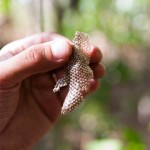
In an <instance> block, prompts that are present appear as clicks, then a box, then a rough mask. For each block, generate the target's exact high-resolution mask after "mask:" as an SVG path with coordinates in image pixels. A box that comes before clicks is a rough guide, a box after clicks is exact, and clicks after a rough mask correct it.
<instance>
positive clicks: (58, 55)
mask: <svg viewBox="0 0 150 150" xmlns="http://www.w3.org/2000/svg"><path fill="white" fill-rule="evenodd" d="M71 50H72V48H71V45H70V44H69V43H68V42H67V41H65V40H56V41H53V42H48V43H44V44H40V45H35V46H31V47H29V48H28V49H26V50H25V51H23V52H21V53H19V54H18V55H16V56H14V57H12V58H11V59H8V60H6V61H3V62H1V63H0V70H1V74H0V81H1V82H4V81H5V82H13V83H14V82H15V83H16V82H20V81H21V80H23V79H25V78H26V77H29V76H30V75H33V74H36V73H41V72H46V71H50V70H53V69H55V68H58V67H60V66H62V65H63V64H64V63H65V62H66V61H67V60H68V59H69V56H70V55H71ZM10 64H11V65H10Z"/></svg>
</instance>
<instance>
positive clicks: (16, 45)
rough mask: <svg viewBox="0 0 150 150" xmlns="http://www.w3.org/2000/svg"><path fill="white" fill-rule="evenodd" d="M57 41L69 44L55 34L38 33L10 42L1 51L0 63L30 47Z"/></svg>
mask: <svg viewBox="0 0 150 150" xmlns="http://www.w3.org/2000/svg"><path fill="white" fill-rule="evenodd" d="M58 39H64V40H67V41H68V42H70V41H69V40H68V39H67V38H65V37H63V36H61V35H58V34H56V33H40V34H36V35H32V36H30V37H26V38H23V39H20V40H17V41H14V42H11V43H9V44H7V45H6V46H5V47H3V48H2V49H1V51H0V61H2V60H6V59H8V58H10V57H12V56H14V55H16V54H18V53H20V52H22V51H23V50H25V49H27V48H28V47H30V46H32V45H36V44H41V43H45V42H49V41H52V40H58Z"/></svg>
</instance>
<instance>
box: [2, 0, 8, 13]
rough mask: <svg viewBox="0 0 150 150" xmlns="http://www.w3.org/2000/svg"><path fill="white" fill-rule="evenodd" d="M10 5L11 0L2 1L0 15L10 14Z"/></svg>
mask: <svg viewBox="0 0 150 150" xmlns="http://www.w3.org/2000/svg"><path fill="white" fill-rule="evenodd" d="M10 4H11V1H10V0H0V13H3V14H9V10H10Z"/></svg>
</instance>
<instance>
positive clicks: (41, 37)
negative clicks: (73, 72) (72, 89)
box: [0, 33, 105, 150]
mask: <svg viewBox="0 0 150 150" xmlns="http://www.w3.org/2000/svg"><path fill="white" fill-rule="evenodd" d="M71 52H72V47H71V43H70V41H69V40H68V39H66V38H65V37H63V36H60V35H57V34H49V33H42V34H38V35H34V36H31V37H28V38H24V39H22V40H18V41H15V42H12V43H10V44H8V45H6V46H5V47H4V48H2V50H1V51H0V147H2V149H3V150H8V149H11V150H16V149H22V150H26V149H27V148H28V147H30V146H31V145H33V144H34V143H35V142H36V141H37V140H38V139H39V138H40V137H41V136H42V135H43V134H44V133H46V132H47V131H48V129H49V128H50V127H51V126H52V125H53V124H54V123H55V122H56V120H57V119H58V117H59V116H60V111H61V106H62V103H63V100H64V98H65V96H66V93H67V87H66V88H64V89H62V90H61V92H59V93H53V90H52V89H53V88H54V85H55V80H54V78H53V73H54V72H55V73H56V76H58V77H60V76H62V74H63V73H62V72H63V69H62V68H63V66H64V65H65V64H66V63H67V62H68V60H69V57H70V55H71ZM101 58H102V54H101V52H100V51H99V49H98V48H96V47H93V48H92V49H91V52H90V60H91V64H90V66H91V68H92V69H93V71H94V77H95V78H94V80H93V81H92V82H91V86H90V87H91V88H90V90H89V93H90V92H92V91H93V90H95V89H97V88H98V86H99V83H98V78H99V77H102V76H103V75H104V73H105V69H104V66H103V65H101V64H99V62H100V61H101Z"/></svg>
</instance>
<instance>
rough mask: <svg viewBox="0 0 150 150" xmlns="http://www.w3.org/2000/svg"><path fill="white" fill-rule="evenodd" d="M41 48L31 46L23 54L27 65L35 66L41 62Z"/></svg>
mask: <svg viewBox="0 0 150 150" xmlns="http://www.w3.org/2000/svg"><path fill="white" fill-rule="evenodd" d="M42 57H43V55H42V48H41V47H40V46H36V45H35V46H31V47H30V48H29V49H28V51H26V52H25V60H26V61H27V62H29V63H33V64H36V63H38V62H40V61H41V60H42Z"/></svg>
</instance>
